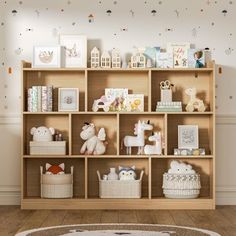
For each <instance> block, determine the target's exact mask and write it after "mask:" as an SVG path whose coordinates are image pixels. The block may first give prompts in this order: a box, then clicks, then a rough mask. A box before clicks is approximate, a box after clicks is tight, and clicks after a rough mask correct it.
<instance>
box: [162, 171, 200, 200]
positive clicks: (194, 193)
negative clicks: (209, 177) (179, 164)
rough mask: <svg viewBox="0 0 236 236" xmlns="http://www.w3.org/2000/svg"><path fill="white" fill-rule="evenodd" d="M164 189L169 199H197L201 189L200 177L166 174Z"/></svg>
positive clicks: (195, 175)
mask: <svg viewBox="0 0 236 236" xmlns="http://www.w3.org/2000/svg"><path fill="white" fill-rule="evenodd" d="M162 188H163V193H164V195H165V197H167V198H197V197H198V196H199V194H200V189H201V182H200V175H199V174H168V173H165V174H164V175H163V186H162Z"/></svg>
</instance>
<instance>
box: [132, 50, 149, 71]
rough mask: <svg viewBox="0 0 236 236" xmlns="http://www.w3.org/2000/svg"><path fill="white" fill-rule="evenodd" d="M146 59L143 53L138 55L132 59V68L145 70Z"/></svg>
mask: <svg viewBox="0 0 236 236" xmlns="http://www.w3.org/2000/svg"><path fill="white" fill-rule="evenodd" d="M145 67H146V57H145V56H144V55H143V54H142V53H137V54H136V55H133V56H132V57H131V68H145Z"/></svg>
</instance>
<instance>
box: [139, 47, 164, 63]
mask: <svg viewBox="0 0 236 236" xmlns="http://www.w3.org/2000/svg"><path fill="white" fill-rule="evenodd" d="M159 52H160V47H146V48H145V50H144V52H143V54H144V56H145V57H146V59H147V60H148V59H150V60H151V63H152V67H157V54H158V53H159Z"/></svg>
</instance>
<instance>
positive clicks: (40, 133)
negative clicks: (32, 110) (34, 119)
mask: <svg viewBox="0 0 236 236" xmlns="http://www.w3.org/2000/svg"><path fill="white" fill-rule="evenodd" d="M30 134H31V135H33V141H37V142H42V141H43V142H50V141H53V135H54V134H55V129H54V128H47V127H45V126H40V127H38V128H36V127H33V128H32V129H31V130H30Z"/></svg>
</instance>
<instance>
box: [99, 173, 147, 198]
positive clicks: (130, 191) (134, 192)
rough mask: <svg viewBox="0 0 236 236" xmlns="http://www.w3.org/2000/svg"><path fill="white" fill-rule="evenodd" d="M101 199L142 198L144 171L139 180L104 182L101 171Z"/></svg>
mask: <svg viewBox="0 0 236 236" xmlns="http://www.w3.org/2000/svg"><path fill="white" fill-rule="evenodd" d="M97 174H98V179H99V197H100V198H141V197H142V178H143V171H142V172H141V174H140V178H139V179H138V180H102V179H101V176H100V173H99V171H97Z"/></svg>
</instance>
